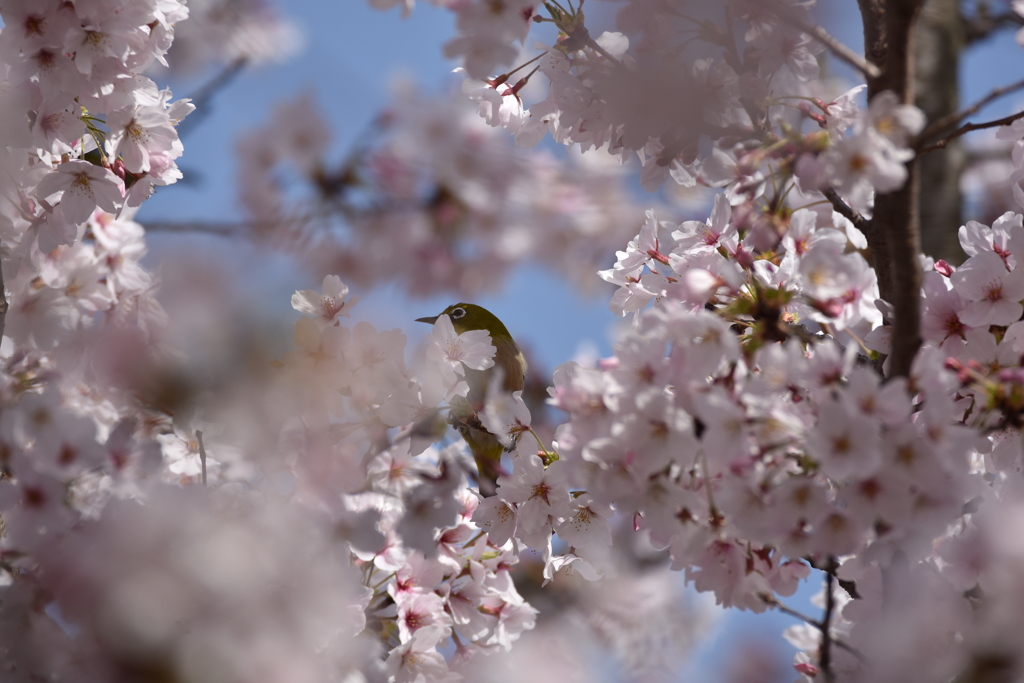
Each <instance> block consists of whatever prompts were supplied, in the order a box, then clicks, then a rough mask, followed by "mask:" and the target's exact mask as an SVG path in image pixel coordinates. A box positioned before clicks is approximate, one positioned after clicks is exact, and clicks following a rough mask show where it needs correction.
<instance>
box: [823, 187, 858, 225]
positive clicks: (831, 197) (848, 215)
mask: <svg viewBox="0 0 1024 683" xmlns="http://www.w3.org/2000/svg"><path fill="white" fill-rule="evenodd" d="M822 194H824V195H825V199H827V200H828V201H829V203H830V204H831V205H832V208H833V209H835V210H836V212H837V213H838V214H839V215H841V216H842V217H843V218H845V219H846V220H848V221H850V222H851V223H853V225H854V227H856V228H857V229H858V230H860V231H861V232H864V233H866V232H867V230H868V222H867V220H866V219H865V218H864V216H862V215H860V213H859V212H858V211H855V210H854V209H853V208H852V207H851V206H850V205H849V204H847V203H846V202H844V201H843V198H842V197H840V196H839V193H838V192H836V190H835V188H833V187H830V188H828V189H827V190H824V191H823V192H822Z"/></svg>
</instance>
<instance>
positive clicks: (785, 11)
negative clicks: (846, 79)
mask: <svg viewBox="0 0 1024 683" xmlns="http://www.w3.org/2000/svg"><path fill="white" fill-rule="evenodd" d="M754 1H755V2H756V3H757V4H759V5H760V6H761V7H763V8H764V9H767V10H769V11H770V12H773V13H774V14H776V15H778V17H779V18H780V19H782V20H783V21H785V22H786V23H787V24H790V25H791V26H794V27H795V28H798V29H800V30H801V31H803V32H804V33H807V34H808V35H810V36H811V37H812V38H814V39H815V40H817V41H818V42H819V43H821V44H822V45H824V46H825V47H827V48H828V49H829V50H831V52H832V54H834V55H835V56H836V57H838V58H839V59H840V60H841V61H844V62H846V63H847V64H849V65H850V66H852V67H853V68H854V69H857V70H858V71H860V72H861V73H862V74H864V75H865V76H867V77H869V78H878V77H879V76H880V75H881V73H882V72H881V71H880V70H879V69H878V67H877V66H875V65H874V64H872V63H871V62H869V61H868V60H866V59H864V58H863V57H861V56H860V55H859V54H857V53H856V52H855V51H854V50H852V49H851V48H849V47H848V46H846V45H845V44H844V43H842V42H841V41H840V40H839V39H838V38H836V37H834V36H832V35H831V34H830V33H829V32H828V31H826V30H825V29H823V28H822V27H821V26H817V25H815V24H808V23H807V22H806V21H804V20H803V19H801V18H800V17H799V16H797V14H796V13H795V12H793V11H792V10H790V9H789V8H788V7H783V6H781V5H780V4H779V3H776V2H769V1H768V0H754Z"/></svg>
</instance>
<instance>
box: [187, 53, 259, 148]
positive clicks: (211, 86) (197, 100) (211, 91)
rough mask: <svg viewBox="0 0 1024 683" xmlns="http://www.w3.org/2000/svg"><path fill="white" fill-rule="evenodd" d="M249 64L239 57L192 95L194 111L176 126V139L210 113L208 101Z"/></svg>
mask: <svg viewBox="0 0 1024 683" xmlns="http://www.w3.org/2000/svg"><path fill="white" fill-rule="evenodd" d="M248 63H249V58H248V57H239V58H238V59H236V60H235V61H233V62H231V63H230V64H227V65H225V66H224V68H223V69H221V70H220V72H218V73H217V74H216V75H215V76H214V77H213V78H211V79H210V80H209V81H208V82H207V83H206V85H204V86H203V87H201V88H199V90H197V91H196V92H195V94H194V95H192V97H191V98H189V99H191V100H192V104H193V105H195V108H196V109H195V111H193V112H192V114H191V116H189V117H187V118H186V119H185V120H183V121H182V122H181V123H179V124H178V137H181V136H183V135H184V134H185V133H186V132H187V131H189V130H192V129H193V128H195V127H196V125H197V124H199V123H200V122H201V121H202V120H203V119H204V118H206V117H207V116H208V115H209V113H210V112H211V111H212V107H211V106H209V102H210V100H212V99H213V96H214V95H216V94H217V93H218V92H220V91H221V90H223V89H224V88H226V87H227V86H228V85H229V84H230V83H231V81H233V80H234V79H235V76H237V75H238V74H240V73H241V72H242V69H244V68H245V66H246V65H247V64H248Z"/></svg>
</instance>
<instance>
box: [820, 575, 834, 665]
mask: <svg viewBox="0 0 1024 683" xmlns="http://www.w3.org/2000/svg"><path fill="white" fill-rule="evenodd" d="M836 566H837V565H836V561H835V559H833V558H829V563H828V568H827V569H826V570H825V616H824V618H823V619H822V620H821V651H820V656H819V658H818V662H819V663H820V664H821V670H822V671H824V672H825V681H826V683H832V682H833V681H835V679H836V674H835V672H834V671H833V670H832V616H833V614H834V613H835V609H836V596H835V595H834V594H833V592H832V588H833V586H832V584H833V583H834V582H835V575H834V574H833V572H835V570H836Z"/></svg>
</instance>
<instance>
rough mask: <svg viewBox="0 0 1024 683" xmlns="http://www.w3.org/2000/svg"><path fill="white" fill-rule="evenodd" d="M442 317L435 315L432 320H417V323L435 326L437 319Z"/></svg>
mask: <svg viewBox="0 0 1024 683" xmlns="http://www.w3.org/2000/svg"><path fill="white" fill-rule="evenodd" d="M440 317H441V316H439V315H435V316H434V317H432V318H416V322H418V323H428V324H430V325H433V324H434V323H435V322H437V319H438V318H440Z"/></svg>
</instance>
